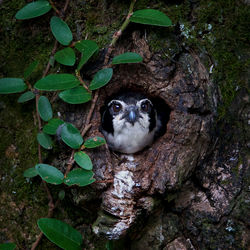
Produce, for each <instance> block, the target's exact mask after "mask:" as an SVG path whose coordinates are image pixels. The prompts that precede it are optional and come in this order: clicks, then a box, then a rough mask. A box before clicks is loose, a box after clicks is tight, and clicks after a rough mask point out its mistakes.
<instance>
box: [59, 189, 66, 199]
mask: <svg viewBox="0 0 250 250" xmlns="http://www.w3.org/2000/svg"><path fill="white" fill-rule="evenodd" d="M64 197H65V191H64V190H60V192H59V194H58V198H59V199H60V200H61V201H62V200H63V199H64Z"/></svg>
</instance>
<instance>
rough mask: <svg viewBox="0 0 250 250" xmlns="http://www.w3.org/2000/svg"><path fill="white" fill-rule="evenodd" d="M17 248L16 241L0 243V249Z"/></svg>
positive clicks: (11, 249) (12, 249) (9, 249)
mask: <svg viewBox="0 0 250 250" xmlns="http://www.w3.org/2000/svg"><path fill="white" fill-rule="evenodd" d="M14 249H16V244H14V243H2V244H0V250H14Z"/></svg>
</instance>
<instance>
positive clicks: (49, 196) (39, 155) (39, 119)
mask: <svg viewBox="0 0 250 250" xmlns="http://www.w3.org/2000/svg"><path fill="white" fill-rule="evenodd" d="M49 1H50V4H51V6H52V8H53V9H54V10H55V12H56V13H57V14H58V15H60V14H61V13H60V12H59V11H58V9H57V8H56V7H55V6H54V4H53V2H52V1H51V0H49ZM68 5H69V0H66V2H65V5H64V8H63V13H65V12H66V10H67V7H68ZM57 47H58V42H57V41H55V43H54V47H53V49H52V51H51V55H50V56H54V54H55V53H56V50H57ZM50 67H51V64H50V61H48V63H47V66H46V68H45V70H44V72H43V75H42V77H45V76H46V75H47V74H48V72H49V70H50ZM39 98H40V93H39V91H37V93H36V113H37V119H38V128H39V132H40V131H41V130H42V123H41V118H40V115H39V112H38V100H39ZM38 158H39V163H42V154H41V146H40V144H39V143H38ZM43 184H44V188H45V190H46V192H47V195H48V200H49V203H48V206H49V210H48V215H47V218H51V217H52V216H53V213H54V210H55V208H56V207H57V206H58V204H59V202H60V200H59V199H58V200H57V201H56V203H55V204H54V201H53V197H52V195H51V193H50V190H49V188H48V186H47V183H46V182H45V181H43ZM42 237H43V232H41V233H40V234H39V235H38V237H37V239H36V241H35V242H34V243H33V245H32V248H31V250H35V249H36V247H37V246H38V245H39V243H40V241H41V239H42Z"/></svg>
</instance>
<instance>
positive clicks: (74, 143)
mask: <svg viewBox="0 0 250 250" xmlns="http://www.w3.org/2000/svg"><path fill="white" fill-rule="evenodd" d="M61 137H62V140H63V141H64V142H65V143H66V144H67V145H68V146H69V147H71V148H74V149H78V148H80V146H81V145H82V143H83V139H82V136H81V134H80V132H79V130H78V129H77V128H76V127H74V126H73V125H72V124H70V123H65V124H64V125H63V127H62V130H61Z"/></svg>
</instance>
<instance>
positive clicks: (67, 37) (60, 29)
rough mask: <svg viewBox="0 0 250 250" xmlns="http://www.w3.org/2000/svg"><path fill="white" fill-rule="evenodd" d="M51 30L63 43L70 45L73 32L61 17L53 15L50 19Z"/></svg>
mask: <svg viewBox="0 0 250 250" xmlns="http://www.w3.org/2000/svg"><path fill="white" fill-rule="evenodd" d="M50 28H51V31H52V33H53V35H54V37H55V38H56V40H57V41H58V42H59V43H61V44H62V45H69V44H70V43H71V41H72V39H73V36H72V32H71V30H70V28H69V26H68V25H67V23H65V22H64V21H63V20H62V19H61V18H59V17H56V16H53V17H52V18H51V20H50Z"/></svg>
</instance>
